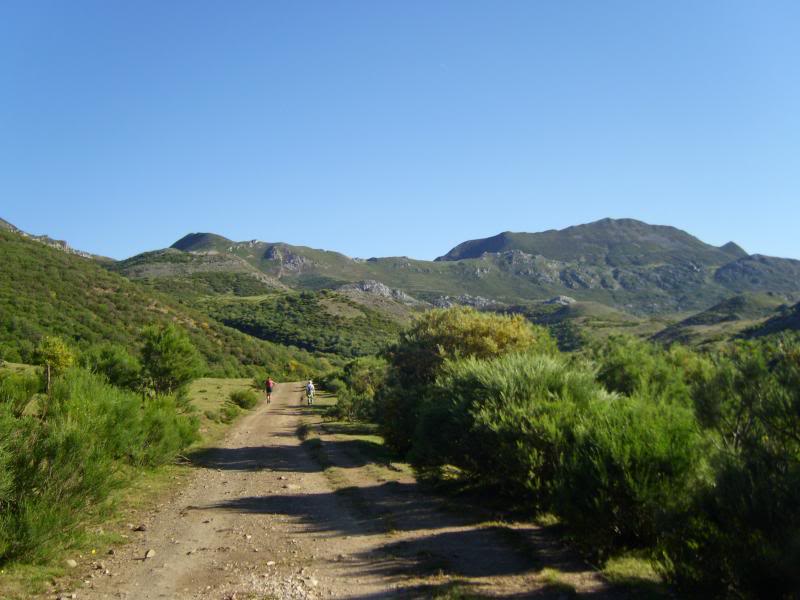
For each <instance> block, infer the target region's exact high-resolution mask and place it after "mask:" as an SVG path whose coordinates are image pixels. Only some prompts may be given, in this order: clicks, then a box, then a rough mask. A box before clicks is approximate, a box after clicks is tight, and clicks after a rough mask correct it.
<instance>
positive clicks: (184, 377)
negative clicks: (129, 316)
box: [142, 325, 203, 393]
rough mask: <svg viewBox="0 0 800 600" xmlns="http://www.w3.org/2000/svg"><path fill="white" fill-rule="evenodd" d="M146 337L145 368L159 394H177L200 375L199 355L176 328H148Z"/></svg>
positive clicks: (145, 329)
mask: <svg viewBox="0 0 800 600" xmlns="http://www.w3.org/2000/svg"><path fill="white" fill-rule="evenodd" d="M142 335H143V337H144V346H143V347H142V367H143V371H144V373H145V375H146V376H147V377H148V378H149V379H150V381H151V384H152V387H153V390H154V391H155V392H156V393H171V392H174V391H177V390H179V389H180V388H183V387H184V386H186V385H188V384H189V383H190V382H191V381H192V380H193V379H195V378H196V377H197V376H198V375H199V374H200V371H201V369H202V367H203V363H202V360H201V358H200V355H199V353H198V352H197V350H196V349H195V347H194V346H193V345H192V343H191V341H190V340H189V338H188V337H187V336H186V334H185V333H183V332H182V331H180V330H179V329H178V328H176V327H175V326H174V325H167V326H156V325H152V326H149V327H145V328H144V330H143V331H142Z"/></svg>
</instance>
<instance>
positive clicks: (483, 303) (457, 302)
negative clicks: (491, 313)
mask: <svg viewBox="0 0 800 600" xmlns="http://www.w3.org/2000/svg"><path fill="white" fill-rule="evenodd" d="M432 304H433V305H434V306H435V307H436V308H452V307H453V306H471V307H472V308H477V309H478V310H485V309H489V308H498V307H500V306H502V303H501V302H497V301H496V300H491V299H490V298H484V297H483V296H471V295H470V294H461V295H460V296H439V297H438V298H436V299H434V300H433V302H432Z"/></svg>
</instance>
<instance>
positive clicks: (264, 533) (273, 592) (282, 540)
mask: <svg viewBox="0 0 800 600" xmlns="http://www.w3.org/2000/svg"><path fill="white" fill-rule="evenodd" d="M300 395H301V393H300V386H299V385H298V384H282V385H279V386H278V388H277V393H276V394H275V395H274V397H273V402H272V403H271V404H270V405H266V404H261V405H260V406H259V407H258V408H257V409H256V410H255V411H254V412H253V413H251V414H248V415H247V416H246V417H244V418H242V419H241V420H240V422H238V423H237V424H236V425H235V426H234V427H233V429H232V430H231V431H230V433H229V434H228V436H227V437H226V439H225V440H224V442H223V443H221V444H219V447H217V448H212V449H209V450H208V451H205V452H203V453H202V454H200V455H199V456H197V457H195V459H194V460H195V462H196V463H197V470H196V472H195V473H194V474H193V476H192V477H191V479H190V481H189V483H188V485H187V486H185V487H184V488H183V489H182V490H180V491H178V492H176V493H175V495H174V496H173V497H172V498H171V499H170V500H169V501H168V502H167V503H165V504H164V505H162V506H160V507H159V509H158V510H157V512H155V513H153V514H151V515H149V516H148V517H147V520H146V521H145V523H144V531H139V532H131V537H132V538H133V539H132V541H131V543H129V544H127V545H126V546H125V547H123V548H121V549H119V550H117V552H116V554H115V555H114V556H108V557H103V560H102V562H103V565H102V570H98V571H97V574H94V576H92V577H91V579H89V580H87V581H89V583H88V584H87V585H86V586H84V587H83V588H82V589H80V590H77V592H78V596H77V597H78V598H80V599H85V598H88V599H101V598H102V599H105V598H114V599H116V598H130V599H136V600H140V599H141V600H148V599H156V598H158V599H164V598H167V599H193V598H214V599H218V600H244V599H257V600H261V599H265V598H280V599H283V598H351V599H367V598H430V597H436V596H437V595H441V594H445V593H446V592H448V591H450V592H452V591H453V588H454V587H456V588H457V589H459V590H463V591H469V593H470V594H477V595H486V596H491V597H500V598H551V597H552V598H567V597H575V592H577V595H578V596H587V597H588V596H591V597H594V598H601V597H602V598H606V597H615V596H616V594H613V593H612V591H611V590H609V589H607V586H606V584H605V583H604V582H603V580H602V579H601V578H600V577H599V576H598V575H597V574H596V573H595V572H594V571H592V570H590V569H588V568H587V567H586V566H585V565H583V564H581V563H580V561H576V560H575V559H574V558H573V557H569V556H568V553H566V552H564V551H563V550H561V549H560V547H559V546H558V544H557V543H556V542H554V541H553V540H552V539H550V537H549V536H548V535H547V534H546V533H544V532H543V531H542V530H540V529H537V528H536V527H534V526H530V525H529V526H524V525H520V526H513V527H508V526H499V525H497V524H492V523H485V522H483V521H484V519H485V516H484V517H481V516H479V515H473V514H469V513H470V512H471V511H465V510H455V511H454V510H453V509H452V507H450V508H447V506H446V502H445V501H444V500H443V499H440V498H437V497H435V496H433V495H430V494H426V493H425V492H423V491H422V490H420V488H419V487H418V486H417V485H416V483H415V482H414V479H413V478H412V477H411V476H410V475H409V474H408V473H407V472H404V471H402V470H398V469H396V468H392V466H391V465H384V464H378V463H372V462H370V461H369V460H367V459H366V458H365V457H364V456H363V455H361V454H359V452H357V449H355V448H353V445H352V444H350V443H348V442H347V441H344V440H342V439H341V437H340V436H337V435H335V434H330V433H325V431H324V429H321V430H319V431H321V432H322V434H321V440H317V439H312V440H307V441H306V442H302V441H301V440H300V439H299V438H298V436H297V428H298V426H299V425H300V424H301V423H303V422H305V423H308V424H309V426H310V428H311V429H312V431H314V430H316V428H317V427H318V426H319V423H320V419H319V417H315V416H313V415H311V414H310V413H309V411H308V410H307V409H305V408H304V407H303V406H302V404H300V403H299V402H298V400H299V398H300ZM148 550H153V551H154V554H153V556H152V557H150V558H144V557H145V554H146V553H147V551H148ZM548 567H549V568H551V569H558V572H559V573H560V575H558V580H557V581H556V580H554V576H553V571H552V570H550V569H548ZM105 569H108V574H106V573H105ZM571 588H572V589H571ZM573 589H574V591H573ZM452 597H455V595H454V596H452Z"/></svg>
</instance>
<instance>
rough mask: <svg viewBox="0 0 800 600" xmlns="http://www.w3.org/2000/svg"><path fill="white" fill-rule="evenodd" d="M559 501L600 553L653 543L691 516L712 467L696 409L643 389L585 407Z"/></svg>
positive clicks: (563, 470)
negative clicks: (643, 392) (646, 395)
mask: <svg viewBox="0 0 800 600" xmlns="http://www.w3.org/2000/svg"><path fill="white" fill-rule="evenodd" d="M571 437H572V441H571V444H570V447H569V448H568V449H567V450H566V452H565V454H564V461H563V464H562V465H561V470H560V472H559V473H558V474H557V480H558V484H557V486H558V491H557V494H556V496H555V503H554V505H553V508H554V511H555V512H556V513H557V514H559V515H560V516H562V517H563V518H564V519H565V520H566V521H567V522H568V523H569V524H570V526H571V527H572V528H573V530H574V531H575V532H576V533H578V534H579V535H580V537H581V538H582V539H583V541H584V543H586V544H587V545H588V546H590V547H591V548H592V550H593V551H594V552H595V553H597V554H599V555H601V556H602V555H604V554H607V552H608V551H610V550H614V549H621V548H652V547H655V546H656V545H658V544H659V543H660V542H661V541H663V539H664V537H665V536H666V535H667V534H668V533H669V532H671V531H674V530H675V529H676V527H678V525H679V524H680V523H681V521H682V520H683V519H684V518H685V517H686V515H687V513H688V511H689V507H690V506H691V504H692V501H693V499H694V492H695V490H696V489H697V487H698V485H699V483H700V482H701V480H702V477H703V476H705V475H707V469H706V468H705V465H706V462H705V459H704V457H705V454H706V452H705V450H706V447H705V444H704V440H703V438H702V436H701V435H700V433H699V431H698V428H697V424H696V421H695V418H694V415H693V414H692V412H691V410H690V409H688V408H685V407H683V406H680V405H675V404H669V403H664V402H654V401H653V400H652V399H651V398H643V397H640V396H635V397H632V398H631V397H625V396H618V397H615V398H606V399H603V400H599V401H594V402H590V403H588V404H587V405H586V406H585V407H584V408H582V409H581V411H580V413H579V416H578V418H577V420H576V421H575V422H574V426H573V430H572V436H571Z"/></svg>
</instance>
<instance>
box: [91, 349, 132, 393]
mask: <svg viewBox="0 0 800 600" xmlns="http://www.w3.org/2000/svg"><path fill="white" fill-rule="evenodd" d="M80 364H81V366H83V367H85V368H87V369H89V370H90V371H92V372H93V373H100V374H102V375H105V377H106V378H107V379H108V381H109V382H110V383H111V384H113V385H116V386H118V387H126V388H131V389H136V387H137V386H138V385H139V384H140V383H141V370H142V367H141V364H139V359H137V358H136V357H135V356H133V355H132V354H130V353H129V352H128V351H127V350H126V349H125V347H124V346H120V345H119V344H111V343H106V344H100V345H97V346H92V347H91V348H89V349H88V350H87V351H86V352H84V353H83V354H82V355H81V357H80Z"/></svg>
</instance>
